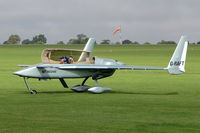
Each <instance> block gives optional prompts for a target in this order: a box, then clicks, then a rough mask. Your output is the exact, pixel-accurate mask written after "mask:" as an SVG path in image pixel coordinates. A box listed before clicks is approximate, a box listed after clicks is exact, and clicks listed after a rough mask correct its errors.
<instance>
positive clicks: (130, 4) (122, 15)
mask: <svg viewBox="0 0 200 133" xmlns="http://www.w3.org/2000/svg"><path fill="white" fill-rule="evenodd" d="M120 25H121V28H122V39H123V40H124V39H129V40H131V41H138V42H141V43H143V42H145V41H149V42H152V43H156V42H157V41H160V40H162V39H163V40H174V41H176V42H177V41H178V40H179V38H180V36H181V35H187V36H188V38H189V40H190V42H196V41H200V0H0V43H3V42H4V41H5V40H7V39H8V36H9V35H11V34H18V35H20V37H21V38H22V40H23V39H27V38H28V39H32V37H33V36H35V35H37V34H40V33H42V34H45V35H46V37H47V39H48V43H51V44H52V43H56V42H57V41H61V40H62V41H64V42H67V41H68V40H69V39H70V38H75V37H76V35H77V34H79V33H83V34H86V35H87V36H89V37H94V38H96V40H97V42H100V41H101V40H103V39H110V40H111V41H112V42H115V41H119V35H118V34H116V35H115V36H113V35H112V32H113V30H114V29H116V28H117V27H119V26H120Z"/></svg>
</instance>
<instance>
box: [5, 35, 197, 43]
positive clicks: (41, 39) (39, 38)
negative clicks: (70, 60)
mask: <svg viewBox="0 0 200 133" xmlns="http://www.w3.org/2000/svg"><path fill="white" fill-rule="evenodd" d="M88 39H89V37H87V35H84V34H78V35H77V36H76V38H71V39H69V41H68V42H67V43H64V42H63V41H58V42H57V43H56V44H58V45H65V44H85V43H87V41H88ZM46 43H47V38H46V36H45V35H44V34H39V35H36V36H34V37H33V38H32V39H31V40H30V39H25V40H22V41H21V38H20V36H19V35H17V34H16V35H10V36H9V38H8V40H6V41H4V42H3V44H25V45H26V44H46ZM96 44H97V43H96ZM99 44H116V45H120V42H116V43H111V41H110V40H109V39H105V40H102V41H101V42H100V43H99ZM122 44H138V45H139V44H140V43H139V42H137V41H130V40H128V39H126V40H123V41H122ZM143 44H145V45H151V43H150V42H145V43H143ZM156 44H158V45H164V44H176V42H174V41H165V40H161V41H159V42H157V43H156ZM192 44H200V41H199V42H197V43H192Z"/></svg>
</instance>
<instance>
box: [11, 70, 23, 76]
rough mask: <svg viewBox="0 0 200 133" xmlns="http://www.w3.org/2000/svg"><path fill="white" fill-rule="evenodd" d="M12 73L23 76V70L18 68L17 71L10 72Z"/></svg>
mask: <svg viewBox="0 0 200 133" xmlns="http://www.w3.org/2000/svg"><path fill="white" fill-rule="evenodd" d="M12 74H13V75H18V76H23V71H22V70H20V71H17V72H14V73H12Z"/></svg>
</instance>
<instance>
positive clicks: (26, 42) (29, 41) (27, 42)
mask: <svg viewBox="0 0 200 133" xmlns="http://www.w3.org/2000/svg"><path fill="white" fill-rule="evenodd" d="M31 43H32V41H31V40H29V39H25V40H23V41H22V44H31Z"/></svg>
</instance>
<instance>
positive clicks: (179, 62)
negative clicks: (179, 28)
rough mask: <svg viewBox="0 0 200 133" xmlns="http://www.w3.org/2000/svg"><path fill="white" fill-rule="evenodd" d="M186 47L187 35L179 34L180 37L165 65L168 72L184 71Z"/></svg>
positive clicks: (180, 72)
mask: <svg viewBox="0 0 200 133" xmlns="http://www.w3.org/2000/svg"><path fill="white" fill-rule="evenodd" d="M187 47H188V41H187V37H186V36H181V39H180V41H179V43H178V45H177V47H176V49H175V51H174V54H173V56H172V58H171V60H170V62H169V64H168V67H167V69H168V72H169V74H175V75H178V74H182V73H184V72H185V61H186V54H187Z"/></svg>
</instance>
